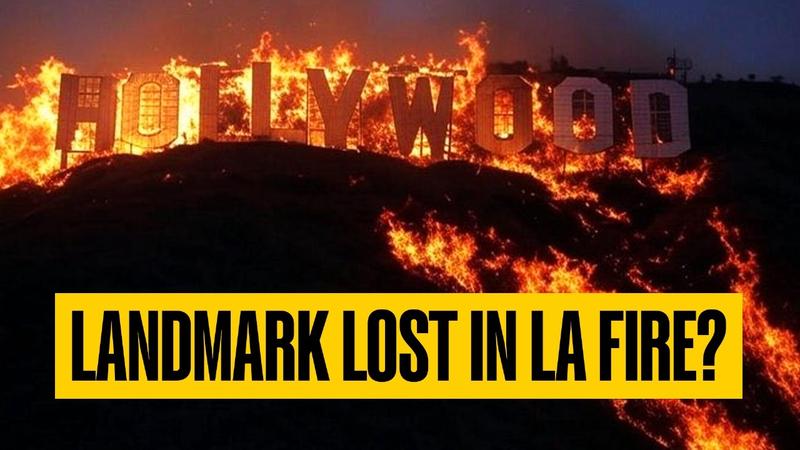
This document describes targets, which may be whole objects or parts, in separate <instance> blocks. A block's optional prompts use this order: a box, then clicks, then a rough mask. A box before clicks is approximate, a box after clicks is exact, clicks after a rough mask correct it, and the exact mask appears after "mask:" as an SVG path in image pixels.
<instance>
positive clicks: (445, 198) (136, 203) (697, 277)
mask: <svg viewBox="0 0 800 450" xmlns="http://www.w3.org/2000/svg"><path fill="white" fill-rule="evenodd" d="M689 161H690V160H687V161H685V162H684V163H685V164H689V165H691V164H692V163H691V162H689ZM519 164H520V165H518V166H512V167H509V168H510V169H512V171H511V172H509V171H503V170H497V169H495V168H492V167H487V166H484V165H481V164H477V163H467V162H445V163H438V164H434V165H430V166H427V167H420V166H419V165H414V164H409V163H408V162H404V161H402V160H398V159H395V158H391V157H385V156H379V155H374V154H371V153H370V152H366V153H363V152H362V153H358V152H342V151H337V150H326V149H310V148H305V147H303V146H299V145H293V144H259V143H250V144H248V143H242V144H210V143H209V144H203V145H200V146H190V147H180V148H177V149H174V150H171V151H167V152H164V153H161V154H150V155H146V156H143V157H137V156H125V155H121V156H115V157H109V158H102V159H96V160H93V161H90V162H87V163H85V164H83V165H81V166H79V167H76V168H74V169H71V170H70V171H68V172H66V173H64V174H63V175H62V176H60V177H58V178H55V179H52V180H51V181H50V183H49V184H47V186H45V187H39V186H36V185H33V184H21V185H17V186H15V187H13V188H10V189H7V190H6V191H4V192H3V193H2V195H0V209H2V211H3V215H2V219H0V227H2V229H3V237H2V239H0V248H1V249H2V252H3V254H4V255H5V257H4V258H3V261H2V263H3V266H4V267H2V271H3V273H7V274H9V273H14V274H15V276H14V277H13V278H11V279H8V280H7V281H6V282H5V283H4V286H5V287H4V291H5V293H6V294H7V295H6V296H4V297H7V298H16V299H20V300H21V299H25V300H24V301H16V302H14V303H13V305H14V306H12V307H11V308H12V309H13V310H14V314H9V315H7V317H13V316H15V315H16V314H20V313H21V314H24V312H25V311H26V310H27V308H31V307H35V308H39V307H46V303H47V302H49V301H50V298H51V297H50V296H51V293H52V292H54V291H77V290H94V291H131V292H136V291H141V290H142V289H145V290H147V291H207V292H217V291H225V292H236V291H257V292H262V291H263V292H273V291H312V292H317V291H319V292H350V291H364V292H374V291H402V292H410V291H436V290H446V291H448V290H455V291H468V292H572V291H617V292H631V291H663V292H725V291H741V292H744V293H745V294H746V300H745V301H746V304H745V336H746V344H745V349H746V361H747V362H746V371H747V372H746V373H747V376H746V379H747V380H748V382H747V386H746V389H745V392H746V394H745V398H746V400H745V402H727V403H717V402H699V403H696V402H688V403H685V402H679V401H647V402H638V401H630V402H614V403H610V404H603V403H592V402H587V403H585V404H584V403H576V404H574V407H573V406H570V411H571V412H570V413H569V414H570V415H569V419H564V418H563V417H562V418H561V419H559V420H562V421H563V420H567V422H561V425H553V424H552V423H550V422H548V421H549V420H550V419H548V418H547V417H546V416H547V415H548V414H550V413H552V412H553V411H550V409H551V408H552V405H549V404H548V403H534V404H540V405H541V406H534V408H535V409H537V410H540V412H538V413H536V414H537V417H539V419H532V420H543V421H544V423H550V425H547V427H548V428H551V427H555V428H553V431H552V432H553V433H555V432H556V431H557V430H560V431H558V432H561V433H563V432H565V431H566V430H565V429H563V428H561V427H564V426H567V428H573V427H575V426H577V425H575V424H577V423H582V420H583V419H586V418H588V417H591V418H592V419H591V420H593V421H595V422H596V423H597V424H598V425H597V427H598V428H591V427H590V428H588V430H591V431H587V433H595V435H594V436H582V437H574V439H575V440H574V441H572V442H571V444H573V445H577V446H583V447H588V446H590V445H591V442H594V439H599V440H600V441H603V440H608V439H611V440H618V439H634V440H633V441H626V442H636V441H637V440H638V439H639V438H634V437H633V436H635V435H636V433H639V432H641V433H642V434H641V436H642V439H645V440H642V441H641V442H642V445H643V446H645V447H646V446H647V445H648V444H647V440H646V439H648V438H649V439H652V440H653V441H655V442H659V443H661V444H663V445H665V446H667V447H675V446H678V447H682V446H685V447H688V448H730V447H743V448H774V447H783V446H784V444H785V443H786V442H790V441H791V440H792V439H794V438H795V434H796V433H795V431H791V430H796V425H794V424H796V420H797V416H798V413H797V411H798V400H797V392H796V389H795V388H794V386H796V385H797V381H798V365H797V364H798V361H799V360H800V358H798V353H797V337H796V335H795V334H794V333H793V332H791V331H790V330H791V329H796V328H794V327H796V324H795V323H793V322H792V321H788V322H787V321H785V320H780V319H776V318H775V317H773V316H771V315H770V314H769V308H781V303H780V302H775V301H772V300H769V299H768V298H764V297H762V295H761V294H760V292H761V290H762V288H761V286H760V285H759V273H760V272H761V271H762V270H763V268H762V267H760V266H758V264H759V263H760V261H759V258H758V256H756V255H755V254H754V253H753V249H750V248H748V246H747V245H746V243H745V241H743V236H742V235H741V232H740V231H738V230H737V229H736V228H735V227H734V226H733V225H730V223H731V215H733V214H734V213H736V211H737V210H738V207H737V206H736V204H721V203H720V202H719V201H718V199H717V198H715V197H714V196H713V195H711V193H713V192H714V191H715V189H717V188H716V186H715V185H714V184H713V183H714V182H713V181H711V182H710V183H712V185H711V186H707V187H706V188H705V190H701V189H698V193H697V195H694V196H692V195H686V194H685V193H683V192H682V193H680V195H673V194H671V193H670V192H664V191H663V189H661V186H662V185H660V184H650V183H648V179H649V177H650V176H652V174H651V175H645V174H643V173H641V172H632V171H624V170H611V169H609V170H607V171H599V172H597V173H595V174H594V175H592V174H589V173H586V172H578V173H573V174H569V173H564V174H556V175H558V177H557V179H555V180H553V181H551V180H549V179H547V178H544V179H543V180H540V179H538V178H537V174H538V172H537V171H536V166H535V165H533V164H529V165H523V164H522V162H520V163H519ZM697 164H699V167H702V168H703V170H710V168H709V164H711V163H708V162H703V161H700V162H698V163H697ZM515 172H522V173H515ZM686 173H694V172H686ZM714 177H722V178H725V174H724V172H723V173H715V174H714ZM714 177H712V178H711V179H712V180H714V179H715V178H714ZM556 181H557V182H559V183H561V184H563V185H564V186H566V187H565V188H559V187H555V185H554V184H553V183H555V182H556ZM563 189H573V190H575V192H581V194H580V195H571V194H569V193H570V192H572V191H564V190H563ZM565 192H566V194H565ZM687 197H688V198H687ZM736 214H741V213H736ZM47 304H49V303H47ZM3 328H4V329H5V330H9V331H8V332H13V335H15V336H27V335H28V334H27V333H32V332H33V333H44V332H45V330H28V329H25V326H24V323H20V322H14V323H8V322H6V323H5V324H4V326H3ZM48 332H49V331H48ZM31 342H41V343H42V345H43V346H47V345H49V344H47V343H48V342H50V340H48V339H44V340H42V341H36V340H32V341H31ZM37 345H38V344H37ZM39 350H41V351H44V350H45V349H44V348H41V349H39ZM19 363H20V364H25V365H28V366H34V368H35V369H36V370H34V371H33V372H38V373H42V379H41V380H38V381H36V384H35V385H37V386H38V385H39V383H41V385H48V383H49V382H48V374H49V373H51V370H50V369H47V368H46V367H41V366H40V365H41V364H43V361H41V360H37V361H31V360H20V361H19ZM17 382H19V383H22V380H18V381H17ZM514 405H516V406H514ZM571 405H572V404H571ZM518 407H520V404H518V403H513V404H511V405H509V404H503V406H501V407H500V408H501V409H504V410H506V409H507V410H508V411H514V410H516V408H518ZM176 408H180V407H176ZM243 408H244V407H243ZM170 409H171V408H170ZM401 409H402V408H401ZM492 409H494V408H492ZM26 411H27V412H24V413H23V414H22V415H21V416H20V417H25V418H26V419H25V420H30V418H31V417H34V418H35V417H37V415H40V414H51V413H55V412H54V411H57V409H56V410H53V409H52V408H45V411H46V412H42V410H41V409H36V410H34V409H29V410H26ZM481 411H483V412H481ZM547 411H550V412H547ZM152 413H154V411H151V412H150V413H148V414H152ZM184 413H186V411H184ZM517 413H518V412H513V413H512V412H509V414H517ZM158 414H160V413H156V416H158ZM374 414H378V415H379V413H377V412H374ZM459 414H461V413H459ZM475 414H476V420H491V419H488V418H485V417H486V416H485V414H488V412H487V411H484V410H483V409H482V408H481V409H479V410H476V412H475ZM562 414H563V413H562ZM541 415H544V416H541ZM384 417H387V418H388V417H389V416H384ZM477 417H483V418H482V419H477ZM617 418H618V419H619V420H620V421H619V422H617V423H615V420H617ZM573 421H574V424H573V425H564V423H567V424H569V423H573ZM145 423H149V422H145ZM18 425H19V427H22V428H21V429H29V428H26V427H25V426H23V425H22V424H18ZM147 426H149V425H147ZM519 426H520V427H521V428H520V429H518V430H517V431H514V433H522V431H521V430H522V429H523V428H524V429H525V430H526V431H525V432H526V433H530V439H529V441H527V442H549V441H548V439H550V438H549V437H548V436H550V434H549V433H550V432H547V431H541V430H539V429H529V426H534V427H535V422H534V423H533V424H530V425H525V426H523V425H522V424H520V425H519ZM585 426H586V425H585V424H583V423H582V425H581V427H585ZM626 427H630V428H626ZM601 428H602V429H601ZM537 433H541V434H537ZM631 433H633V434H631ZM600 437H602V439H601V438H600ZM429 438H430V437H429ZM519 439H520V440H521V442H522V437H520V438H519ZM651 442H652V441H651ZM631 445H634V444H631Z"/></svg>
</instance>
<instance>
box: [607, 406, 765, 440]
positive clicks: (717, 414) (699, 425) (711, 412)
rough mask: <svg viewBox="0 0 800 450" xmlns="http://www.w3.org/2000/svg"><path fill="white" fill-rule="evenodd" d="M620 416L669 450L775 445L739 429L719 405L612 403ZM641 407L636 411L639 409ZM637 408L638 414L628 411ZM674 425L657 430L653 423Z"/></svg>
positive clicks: (758, 434) (759, 435) (751, 432)
mask: <svg viewBox="0 0 800 450" xmlns="http://www.w3.org/2000/svg"><path fill="white" fill-rule="evenodd" d="M612 404H613V406H614V408H615V410H616V411H617V417H619V419H620V420H622V421H624V422H627V423H630V424H631V425H633V426H634V427H635V428H637V429H639V431H641V432H642V433H644V434H645V435H646V436H648V437H649V438H650V439H652V440H654V441H655V442H657V443H659V444H660V445H661V446H663V447H666V448H674V447H685V448H687V449H689V450H722V449H748V450H771V449H774V448H775V446H774V445H773V444H772V443H771V442H770V441H769V439H768V438H767V437H766V436H765V435H763V434H761V433H758V432H756V431H747V430H742V429H739V428H738V427H737V426H736V425H734V424H733V423H732V422H731V420H730V418H729V417H728V414H727V413H726V411H725V409H724V408H723V407H722V406H720V405H717V404H714V403H709V402H704V403H700V402H697V401H692V402H684V401H680V400H645V401H638V402H629V401H626V400H615V401H614V402H612ZM637 405H638V406H640V408H636V406H637ZM634 408H636V412H635V414H634V413H632V412H631V411H629V410H630V409H634ZM664 419H666V420H667V421H668V423H670V424H671V425H670V426H668V427H660V428H661V429H656V428H659V427H654V426H653V424H654V423H663V422H664Z"/></svg>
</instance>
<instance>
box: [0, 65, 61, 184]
mask: <svg viewBox="0 0 800 450" xmlns="http://www.w3.org/2000/svg"><path fill="white" fill-rule="evenodd" d="M72 72H73V70H72V69H70V68H69V67H67V66H66V65H65V64H64V63H62V62H61V61H58V60H57V59H55V58H53V57H51V58H49V59H47V60H46V61H44V62H43V63H42V64H41V65H40V66H39V70H38V73H29V72H28V71H27V70H26V69H25V68H23V69H22V71H21V72H20V73H19V74H17V75H16V81H15V83H14V84H12V85H11V86H9V88H12V89H22V91H23V92H24V94H25V99H26V101H27V104H25V106H23V107H22V108H15V107H12V106H4V107H3V108H2V109H0V151H1V152H0V189H2V188H6V187H8V186H11V185H13V184H16V183H19V182H21V181H26V180H30V181H33V182H36V183H41V182H43V181H45V179H46V178H47V177H48V176H49V175H50V174H52V173H53V172H55V171H56V170H57V169H58V167H59V162H60V159H59V156H58V155H57V154H56V152H54V151H53V146H54V142H55V139H56V123H57V120H58V95H59V87H60V85H61V74H62V73H72Z"/></svg>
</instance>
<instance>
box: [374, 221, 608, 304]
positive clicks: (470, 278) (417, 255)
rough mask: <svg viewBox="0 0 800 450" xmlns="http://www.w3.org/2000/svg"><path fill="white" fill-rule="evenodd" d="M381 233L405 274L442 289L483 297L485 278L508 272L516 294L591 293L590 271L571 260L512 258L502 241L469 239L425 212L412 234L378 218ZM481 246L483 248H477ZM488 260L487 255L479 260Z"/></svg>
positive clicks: (490, 234)
mask: <svg viewBox="0 0 800 450" xmlns="http://www.w3.org/2000/svg"><path fill="white" fill-rule="evenodd" d="M379 222H380V225H381V226H382V227H383V228H385V229H386V230H387V231H386V233H387V237H388V240H389V246H390V248H391V251H392V254H393V255H394V256H395V258H396V259H397V260H398V261H399V262H400V263H401V264H402V265H403V267H404V268H405V269H406V270H409V271H412V272H415V273H419V274H421V275H423V276H424V277H426V278H427V279H429V280H430V281H432V282H434V283H436V284H438V285H440V286H441V287H444V288H451V287H457V288H459V290H462V291H465V292H483V290H484V288H483V281H482V280H483V279H484V278H485V277H487V276H488V274H497V273H503V272H505V271H509V272H510V273H513V274H514V277H515V279H516V286H515V289H516V291H517V292H565V293H566V292H593V291H594V290H595V289H594V288H593V287H592V284H591V282H590V278H591V276H592V274H593V273H594V269H595V266H594V265H592V264H589V263H587V262H585V261H580V260H576V259H573V258H570V257H568V256H567V255H565V254H563V253H561V252H559V251H558V250H556V249H554V248H549V249H548V253H549V254H548V255H547V256H548V258H546V259H525V258H520V257H514V256H512V255H511V254H510V253H509V252H508V249H507V247H508V245H509V242H508V241H504V240H502V239H500V238H499V237H498V236H497V233H496V232H495V231H494V230H493V229H490V230H488V231H486V232H484V233H479V234H472V233H469V232H466V231H462V230H460V229H459V228H458V227H456V226H454V225H449V224H446V223H443V222H441V221H439V220H437V219H436V218H435V214H433V213H429V214H428V215H426V216H425V219H424V220H423V223H422V227H421V230H420V231H414V229H413V227H412V226H411V225H410V224H407V223H404V222H402V221H400V220H399V219H398V218H397V215H396V214H395V213H393V212H391V211H384V212H383V214H381V216H380V219H379ZM479 242H485V243H487V244H488V245H487V246H486V247H487V248H479ZM484 255H488V256H484Z"/></svg>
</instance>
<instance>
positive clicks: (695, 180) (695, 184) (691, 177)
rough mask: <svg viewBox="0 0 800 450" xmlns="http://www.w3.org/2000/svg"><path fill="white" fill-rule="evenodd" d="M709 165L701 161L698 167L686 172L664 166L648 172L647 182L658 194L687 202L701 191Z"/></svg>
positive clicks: (708, 174)
mask: <svg viewBox="0 0 800 450" xmlns="http://www.w3.org/2000/svg"><path fill="white" fill-rule="evenodd" d="M710 169H711V163H709V161H708V160H703V162H702V163H701V164H700V166H699V167H697V168H696V169H694V170H690V171H686V172H678V171H676V170H672V169H670V168H668V167H666V166H664V165H660V166H657V167H655V168H653V170H651V171H650V174H649V181H650V183H651V184H652V186H653V187H655V188H656V190H658V192H659V193H661V194H662V195H666V196H673V197H678V198H683V199H684V200H689V199H690V198H692V197H694V196H695V195H697V193H698V192H700V190H702V188H703V186H704V185H705V183H706V182H707V181H708V180H709V178H710V172H711V170H710Z"/></svg>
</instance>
